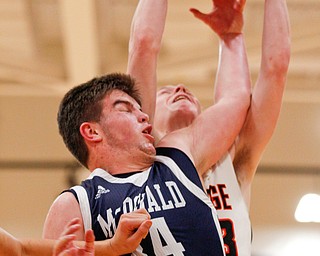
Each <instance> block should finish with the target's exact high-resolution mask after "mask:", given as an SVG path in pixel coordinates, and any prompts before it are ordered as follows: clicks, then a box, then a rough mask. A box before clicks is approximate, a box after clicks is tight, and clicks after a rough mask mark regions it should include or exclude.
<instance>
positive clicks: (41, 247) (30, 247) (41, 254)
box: [10, 239, 56, 256]
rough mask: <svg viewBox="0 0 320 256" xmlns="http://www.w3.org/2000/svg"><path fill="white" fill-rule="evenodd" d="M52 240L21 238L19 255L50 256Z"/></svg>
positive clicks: (52, 245)
mask: <svg viewBox="0 0 320 256" xmlns="http://www.w3.org/2000/svg"><path fill="white" fill-rule="evenodd" d="M55 242H56V241H54V240H46V239H42V240H36V239H22V240H21V241H20V245H21V254H19V255H21V256H52V253H53V248H54V245H55ZM10 255H11V254H10Z"/></svg>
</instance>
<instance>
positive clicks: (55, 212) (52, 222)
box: [43, 192, 84, 240]
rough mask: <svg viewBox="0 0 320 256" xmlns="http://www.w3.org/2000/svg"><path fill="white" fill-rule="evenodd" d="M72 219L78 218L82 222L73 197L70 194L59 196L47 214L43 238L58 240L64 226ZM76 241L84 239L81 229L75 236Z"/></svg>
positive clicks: (77, 205) (76, 202)
mask: <svg viewBox="0 0 320 256" xmlns="http://www.w3.org/2000/svg"><path fill="white" fill-rule="evenodd" d="M74 218H79V219H80V220H81V225H82V226H83V222H82V215H81V211H80V207H79V204H78V201H77V199H76V198H75V196H74V195H73V194H72V193H70V192H65V193H62V194H61V195H59V196H58V197H57V198H56V200H55V201H54V202H53V204H52V205H51V207H50V209H49V212H48V214H47V217H46V220H45V223H44V228H43V238H47V239H58V238H59V237H60V235H61V233H62V232H63V230H64V228H65V227H66V225H67V224H68V223H69V222H70V221H71V220H72V219H74ZM76 235H77V239H79V240H83V239H84V230H83V229H81V230H80V231H79V232H78V233H77V234H76Z"/></svg>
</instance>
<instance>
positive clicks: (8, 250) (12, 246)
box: [0, 228, 22, 256]
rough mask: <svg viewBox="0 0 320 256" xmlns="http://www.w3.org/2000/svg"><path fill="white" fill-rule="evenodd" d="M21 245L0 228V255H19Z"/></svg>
mask: <svg viewBox="0 0 320 256" xmlns="http://www.w3.org/2000/svg"><path fill="white" fill-rule="evenodd" d="M21 249H22V248H21V244H20V243H19V241H18V240H17V239H16V238H14V237H13V236H12V235H11V234H9V233H8V232H6V231H5V230H3V229H2V228H0V255H12V256H20V255H21Z"/></svg>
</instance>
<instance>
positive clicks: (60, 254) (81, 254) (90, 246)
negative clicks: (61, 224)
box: [53, 218, 95, 256]
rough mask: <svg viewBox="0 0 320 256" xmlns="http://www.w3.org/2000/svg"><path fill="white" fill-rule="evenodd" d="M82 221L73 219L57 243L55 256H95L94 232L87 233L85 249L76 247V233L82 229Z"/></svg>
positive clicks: (54, 251)
mask: <svg viewBox="0 0 320 256" xmlns="http://www.w3.org/2000/svg"><path fill="white" fill-rule="evenodd" d="M79 223H80V220H79V219H77V218H75V219H73V220H72V221H71V222H70V223H69V224H68V225H67V227H66V228H65V230H64V232H63V233H62V234H61V236H60V238H59V240H58V241H57V243H56V245H55V247H54V250H53V256H94V240H95V237H94V234H93V231H92V230H88V231H87V232H86V239H85V245H84V247H78V246H76V245H75V244H74V243H73V241H74V240H75V238H76V236H75V235H74V233H75V232H76V231H78V230H79V229H80V224H79Z"/></svg>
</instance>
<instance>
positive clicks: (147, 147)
mask: <svg viewBox="0 0 320 256" xmlns="http://www.w3.org/2000/svg"><path fill="white" fill-rule="evenodd" d="M142 151H143V152H144V153H146V154H147V155H149V156H155V155H156V149H155V147H154V145H153V144H152V143H150V142H145V143H143V145H142Z"/></svg>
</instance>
